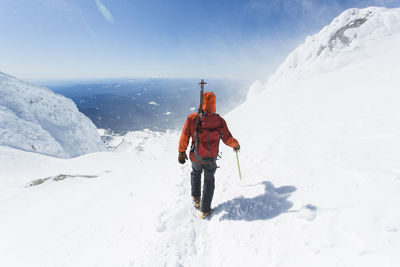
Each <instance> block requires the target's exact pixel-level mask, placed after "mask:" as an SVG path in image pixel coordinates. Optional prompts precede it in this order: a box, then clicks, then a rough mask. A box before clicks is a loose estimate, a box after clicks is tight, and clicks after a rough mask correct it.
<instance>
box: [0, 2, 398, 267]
mask: <svg viewBox="0 0 400 267" xmlns="http://www.w3.org/2000/svg"><path fill="white" fill-rule="evenodd" d="M353 11H355V14H354V16H353V15H351V14H352V12H353ZM369 11H372V13H368V12H369ZM349 12H350V13H349ZM344 14H347V15H346V16H347V19H346V21H347V23H341V24H338V25H337V26H336V28H334V27H333V26H332V25H330V26H328V28H330V27H331V26H332V31H331V32H332V36H334V35H335V34H336V32H338V31H339V32H343V30H342V31H340V29H341V28H342V27H343V26H346V25H347V24H348V23H350V25H355V24H352V21H353V22H355V21H357V20H358V19H360V16H359V15H360V14H361V15H364V14H369V15H368V16H369V18H370V19H372V20H373V18H382V19H379V20H376V21H375V23H376V25H375V26H376V27H375V28H376V29H379V28H380V26H379V25H381V24H382V23H384V21H386V22H387V25H390V22H393V27H392V28H391V29H392V31H391V33H390V34H387V33H386V32H385V31H380V32H381V33H382V34H381V35H379V36H375V37H374V38H368V36H367V33H365V38H364V39H363V40H364V41H362V44H361V43H360V45H359V46H358V48H357V49H353V50H347V49H348V47H345V46H343V48H341V49H343V50H340V51H336V52H332V51H331V52H332V53H335V54H334V55H332V56H327V57H326V58H325V59H324V60H327V61H328V62H329V63H324V60H322V59H315V60H314V61H309V62H306V61H304V62H303V63H301V64H299V65H298V66H297V67H296V70H294V69H293V68H291V69H289V68H286V71H283V70H284V69H285V67H281V68H280V70H279V71H280V72H281V73H280V74H279V75H275V76H274V77H279V78H277V79H272V80H270V81H269V82H268V83H267V87H266V88H265V89H264V90H260V88H257V87H260V85H259V84H258V85H257V84H255V85H254V90H255V91H253V92H255V95H256V97H250V98H249V99H248V100H247V101H246V102H245V103H244V104H243V105H241V106H240V107H239V108H238V109H236V110H235V111H233V112H232V113H230V114H229V115H227V116H226V117H225V119H226V121H227V123H228V126H229V128H230V130H231V132H232V133H233V135H234V136H235V137H236V138H237V139H238V140H239V142H240V144H241V147H242V149H241V150H242V151H241V152H240V153H239V157H240V164H241V168H242V174H243V179H242V180H240V179H239V176H238V172H237V164H236V157H235V154H234V153H233V152H232V149H231V148H227V147H225V146H221V149H220V151H221V152H222V159H221V160H220V161H218V165H219V166H220V168H219V169H218V170H217V173H216V190H215V194H214V199H213V206H214V207H215V208H216V211H215V213H214V216H212V217H211V218H210V220H205V221H202V220H200V219H199V218H198V216H197V214H196V213H195V212H194V210H193V209H192V208H191V205H192V204H191V198H190V176H189V175H190V171H191V167H190V165H189V164H185V165H183V166H181V165H178V163H177V154H178V152H177V144H178V139H179V133H174V132H167V133H153V132H149V131H144V132H131V133H128V134H127V135H125V136H122V137H117V138H115V140H109V142H108V144H109V145H110V146H115V152H101V153H94V154H89V155H85V156H82V157H79V158H74V159H57V158H52V157H48V156H43V155H39V154H36V153H28V152H23V151H20V150H14V149H12V148H8V147H1V146H0V163H1V165H0V182H1V183H0V214H1V215H2V217H1V218H2V219H1V220H0V236H1V238H0V251H1V253H2V254H1V256H0V265H1V266H33V267H35V266H41V267H45V266H279V267H286V266H287V267H293V266H318V267H320V266H346V267H347V266H349V267H353V266H389V267H395V266H399V265H400V256H399V254H398V252H399V251H400V208H399V204H398V203H400V194H399V191H400V163H399V159H398V158H399V156H398V155H400V135H399V132H400V115H399V114H400V107H399V105H398V99H399V98H400V92H399V90H398V88H399V87H398V84H400V77H399V76H398V70H399V69H400V50H399V49H398V47H400V34H399V31H398V30H396V29H397V28H396V27H397V26H396V25H397V17H399V16H400V10H399V9H392V10H389V9H376V8H372V9H364V10H351V11H346V12H345V13H344ZM343 16H344V15H341V16H340V17H339V18H343ZM362 17H363V16H361V18H362ZM339 20H341V19H339ZM366 23H367V22H364V23H363V24H362V25H368V24H366ZM362 25H361V26H360V27H359V28H358V29H361V27H362ZM385 25H386V24H385ZM385 27H386V26H385ZM375 28H374V27H372V28H370V29H375ZM324 29H326V28H324ZM335 29H336V30H335ZM349 30H352V31H353V30H356V28H349ZM322 32H324V30H323V31H322ZM374 33H376V31H372V32H371V34H372V35H373V34H374ZM343 34H347V33H346V31H344V32H343ZM317 35H318V34H317ZM372 35H371V36H372ZM337 36H340V34H339V35H337ZM358 36H361V33H360V35H358ZM348 38H349V39H350V37H348ZM324 40H325V39H324ZM326 40H328V39H326ZM343 40H347V39H346V38H344V39H343ZM346 42H347V41H346ZM322 43H324V42H322ZM328 43H329V42H328ZM316 47H317V46H316ZM335 47H336V46H335ZM303 48H304V50H303V51H311V50H312V49H306V48H305V47H304V45H303ZM327 49H328V48H327ZM296 51H298V50H296ZM329 51H330V50H327V52H326V53H331V52H329ZM333 51H334V49H333ZM292 55H293V54H292ZM320 55H322V52H321V54H320ZM297 56H298V58H303V55H302V54H301V53H300V52H299V51H298V54H297ZM291 57H292V56H289V58H288V60H289V59H290V58H291ZM304 58H307V57H304ZM343 59H346V60H345V61H343ZM288 60H287V61H285V63H284V65H282V66H287V62H288ZM289 61H290V62H292V61H291V60H289ZM318 61H320V62H319V63H318V64H317V62H318ZM299 63H300V61H299ZM321 64H322V65H324V64H326V66H328V65H330V64H332V65H331V66H334V67H332V68H330V69H329V71H326V69H323V68H320V66H321ZM257 91H258V93H257ZM107 137H108V138H112V137H111V136H110V135H108V136H107ZM60 174H64V175H60ZM31 184H37V185H36V186H29V185H31Z"/></svg>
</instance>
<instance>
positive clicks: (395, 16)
mask: <svg viewBox="0 0 400 267" xmlns="http://www.w3.org/2000/svg"><path fill="white" fill-rule="evenodd" d="M398 33H400V8H396V9H388V8H382V7H369V8H364V9H357V8H352V9H348V10H346V11H344V12H343V13H342V14H341V15H339V16H338V17H336V18H335V19H334V20H333V21H332V22H331V23H330V24H329V25H328V26H326V27H324V28H323V29H322V30H321V31H320V32H319V33H317V34H315V35H313V36H308V37H307V38H306V40H305V42H304V43H303V44H302V45H300V46H299V47H298V48H297V49H295V50H294V51H293V52H292V53H291V54H289V56H288V57H287V58H286V60H285V61H284V62H283V64H282V65H281V66H280V67H279V68H278V70H277V71H276V73H275V74H274V75H272V76H271V77H270V79H269V81H268V82H267V84H266V86H268V85H269V84H271V83H274V82H277V81H279V80H282V79H285V80H287V79H288V78H293V79H298V78H303V77H306V76H309V75H310V74H314V73H316V72H326V71H332V70H334V69H337V68H339V67H343V66H345V65H347V64H348V63H349V61H350V58H349V57H348V55H349V54H352V52H353V51H355V50H362V49H363V48H365V47H366V46H368V44H369V43H370V42H371V41H380V42H381V41H384V39H385V38H386V37H388V36H390V35H393V34H398ZM283 77H284V78H283Z"/></svg>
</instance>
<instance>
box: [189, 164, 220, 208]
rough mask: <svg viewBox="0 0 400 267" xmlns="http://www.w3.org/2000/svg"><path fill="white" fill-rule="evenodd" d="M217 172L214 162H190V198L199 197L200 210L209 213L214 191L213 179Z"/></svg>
mask: <svg viewBox="0 0 400 267" xmlns="http://www.w3.org/2000/svg"><path fill="white" fill-rule="evenodd" d="M203 170H204V186H203V194H201V193H200V191H201V173H202V172H203ZM216 170H217V163H216V162H215V161H214V162H213V163H210V164H200V163H197V162H194V161H192V172H191V174H190V177H191V182H192V196H193V197H200V196H202V198H201V203H200V210H201V211H205V212H209V211H210V209H211V201H212V198H213V196H214V189H215V178H214V174H215V171H216Z"/></svg>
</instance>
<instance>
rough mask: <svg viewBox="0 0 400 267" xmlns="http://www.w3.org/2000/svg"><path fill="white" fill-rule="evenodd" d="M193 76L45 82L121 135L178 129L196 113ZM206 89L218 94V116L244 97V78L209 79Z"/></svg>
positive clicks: (197, 96) (99, 124) (102, 125)
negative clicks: (148, 130) (132, 132)
mask: <svg viewBox="0 0 400 267" xmlns="http://www.w3.org/2000/svg"><path fill="white" fill-rule="evenodd" d="M198 82H199V81H198V80H194V79H130V80H120V81H109V82H105V81H104V82H103V81H102V82H90V83H76V84H71V83H69V84H57V85H54V84H53V85H51V84H50V85H46V84H44V85H45V86H46V87H48V88H50V89H52V90H53V91H54V92H56V93H59V94H62V95H64V96H66V97H69V98H71V99H72V100H73V101H74V102H75V103H76V105H77V107H78V109H79V110H80V111H81V112H82V113H84V114H85V115H86V116H88V117H89V118H90V119H91V120H92V121H93V122H94V124H95V125H96V126H97V128H102V129H108V130H110V131H112V132H115V133H118V134H121V133H125V132H127V131H134V130H143V129H150V130H153V131H165V130H167V129H179V128H181V127H183V123H184V122H185V119H186V117H187V115H188V114H190V113H193V112H196V111H197V107H198V105H199V101H200V86H199V85H198ZM207 82H208V84H207V85H206V87H205V91H213V92H214V93H215V94H216V96H217V112H218V113H219V114H221V115H224V114H226V113H227V112H229V111H231V110H232V109H234V108H235V107H236V106H238V105H240V104H241V103H243V102H244V100H245V99H246V94H247V91H248V88H249V86H250V84H249V83H248V82H246V81H228V80H209V81H207Z"/></svg>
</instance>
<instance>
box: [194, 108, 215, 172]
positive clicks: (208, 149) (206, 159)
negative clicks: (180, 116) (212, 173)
mask: <svg viewBox="0 0 400 267" xmlns="http://www.w3.org/2000/svg"><path fill="white" fill-rule="evenodd" d="M221 130H222V118H221V117H220V116H219V115H218V114H217V113H204V115H199V117H198V119H197V123H196V129H195V133H194V137H195V140H194V142H193V147H192V151H193V154H194V157H195V159H196V160H197V161H198V162H200V163H203V164H208V163H211V162H213V161H215V160H216V159H217V157H218V151H219V150H218V148H219V140H220V139H221V137H222V132H221Z"/></svg>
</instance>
